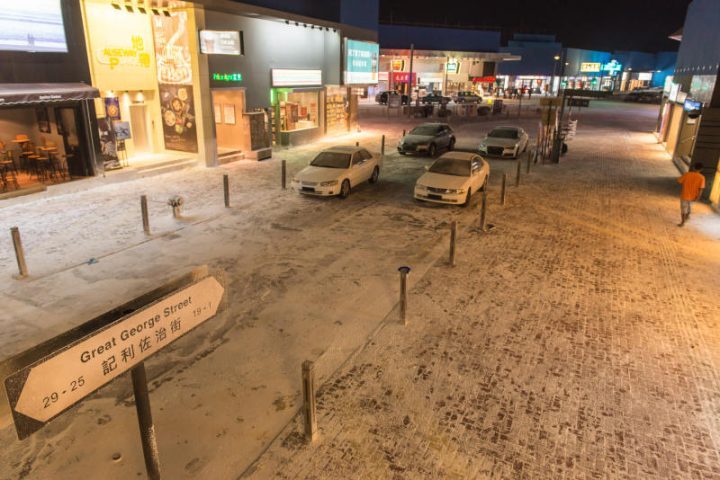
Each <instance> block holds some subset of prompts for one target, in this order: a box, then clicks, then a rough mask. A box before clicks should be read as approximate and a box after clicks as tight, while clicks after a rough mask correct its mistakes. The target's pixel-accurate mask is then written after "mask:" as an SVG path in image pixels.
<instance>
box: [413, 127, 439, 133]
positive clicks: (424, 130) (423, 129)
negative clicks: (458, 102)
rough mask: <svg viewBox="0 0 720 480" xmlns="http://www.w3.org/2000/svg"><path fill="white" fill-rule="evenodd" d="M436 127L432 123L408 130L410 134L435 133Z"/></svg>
mask: <svg viewBox="0 0 720 480" xmlns="http://www.w3.org/2000/svg"><path fill="white" fill-rule="evenodd" d="M437 133H438V127H436V126H433V125H420V126H419V127H415V128H413V129H412V130H410V135H436V134H437Z"/></svg>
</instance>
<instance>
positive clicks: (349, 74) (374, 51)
mask: <svg viewBox="0 0 720 480" xmlns="http://www.w3.org/2000/svg"><path fill="white" fill-rule="evenodd" d="M379 58H380V45H378V44H377V43H372V42H361V41H359V40H350V39H349V38H346V39H345V85H371V84H377V83H378V60H379Z"/></svg>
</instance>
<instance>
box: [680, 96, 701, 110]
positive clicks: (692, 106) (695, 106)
mask: <svg viewBox="0 0 720 480" xmlns="http://www.w3.org/2000/svg"><path fill="white" fill-rule="evenodd" d="M702 106H703V104H702V102H698V101H697V100H693V99H692V98H688V99H686V100H685V103H684V104H683V110H685V111H686V112H694V111H695V110H701V109H702Z"/></svg>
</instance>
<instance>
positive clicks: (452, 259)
mask: <svg viewBox="0 0 720 480" xmlns="http://www.w3.org/2000/svg"><path fill="white" fill-rule="evenodd" d="M456 242H457V222H455V221H453V222H452V223H451V224H450V260H449V263H450V266H451V267H454V266H455V252H456V249H455V244H456Z"/></svg>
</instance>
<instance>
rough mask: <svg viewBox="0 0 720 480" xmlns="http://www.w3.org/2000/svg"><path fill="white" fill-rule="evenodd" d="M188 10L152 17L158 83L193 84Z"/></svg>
mask: <svg viewBox="0 0 720 480" xmlns="http://www.w3.org/2000/svg"><path fill="white" fill-rule="evenodd" d="M187 23H188V17H187V12H173V13H172V14H171V16H169V17H164V16H155V15H153V17H152V25H153V37H154V38H155V58H156V60H157V73H158V83H160V84H182V85H192V63H191V60H190V42H189V36H188V30H187Z"/></svg>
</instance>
